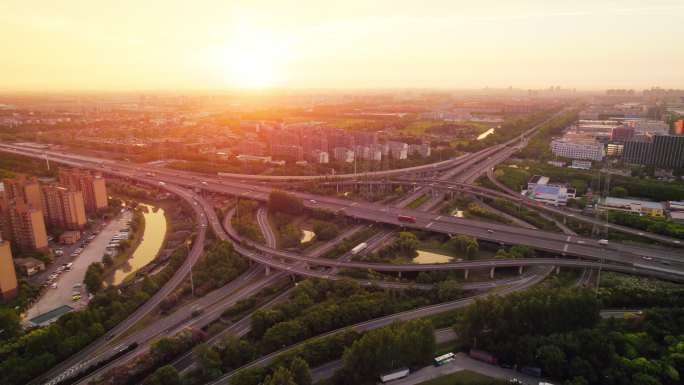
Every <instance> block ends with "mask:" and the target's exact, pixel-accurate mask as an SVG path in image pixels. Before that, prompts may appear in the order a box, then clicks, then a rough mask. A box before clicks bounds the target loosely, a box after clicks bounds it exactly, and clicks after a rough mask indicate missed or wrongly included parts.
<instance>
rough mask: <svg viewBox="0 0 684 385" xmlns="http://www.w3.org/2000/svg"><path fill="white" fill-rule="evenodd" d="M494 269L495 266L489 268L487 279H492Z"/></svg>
mask: <svg viewBox="0 0 684 385" xmlns="http://www.w3.org/2000/svg"><path fill="white" fill-rule="evenodd" d="M494 270H496V267H492V268H491V269H489V279H494Z"/></svg>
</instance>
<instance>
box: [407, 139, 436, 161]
mask: <svg viewBox="0 0 684 385" xmlns="http://www.w3.org/2000/svg"><path fill="white" fill-rule="evenodd" d="M409 154H411V155H413V154H418V155H420V156H422V157H423V158H427V157H428V156H430V154H432V149H431V148H430V145H429V144H427V143H423V144H411V145H409Z"/></svg>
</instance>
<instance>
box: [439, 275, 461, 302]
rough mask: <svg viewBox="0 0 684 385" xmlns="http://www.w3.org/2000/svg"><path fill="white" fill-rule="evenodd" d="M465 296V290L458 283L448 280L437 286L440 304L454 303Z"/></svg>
mask: <svg viewBox="0 0 684 385" xmlns="http://www.w3.org/2000/svg"><path fill="white" fill-rule="evenodd" d="M461 295H463V288H461V284H460V283H459V282H458V281H454V280H446V281H442V282H439V283H438V284H437V300H438V301H439V302H447V301H452V300H455V299H457V298H460V297H461Z"/></svg>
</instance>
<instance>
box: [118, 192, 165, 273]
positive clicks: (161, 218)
mask: <svg viewBox="0 0 684 385" xmlns="http://www.w3.org/2000/svg"><path fill="white" fill-rule="evenodd" d="M141 205H142V206H144V207H145V208H146V209H143V217H144V220H145V231H144V232H143V236H142V239H141V241H140V244H139V245H138V247H137V248H136V249H135V251H134V252H133V255H131V257H130V258H129V259H128V261H127V262H126V263H125V264H124V265H123V266H121V267H120V268H119V269H117V270H116V271H115V272H114V277H113V279H112V284H114V285H118V284H120V283H121V282H123V280H124V278H126V276H128V275H129V274H131V273H133V272H135V271H138V269H140V268H141V267H143V266H145V265H147V264H148V263H150V262H152V260H154V258H155V257H156V256H157V254H158V253H159V250H161V247H162V245H163V244H164V238H166V214H165V213H164V209H162V208H161V207H155V206H151V205H146V204H141Z"/></svg>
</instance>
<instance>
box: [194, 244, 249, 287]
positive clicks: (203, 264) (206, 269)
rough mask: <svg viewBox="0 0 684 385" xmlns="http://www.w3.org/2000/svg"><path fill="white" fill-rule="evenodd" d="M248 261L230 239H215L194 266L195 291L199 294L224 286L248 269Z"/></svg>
mask: <svg viewBox="0 0 684 385" xmlns="http://www.w3.org/2000/svg"><path fill="white" fill-rule="evenodd" d="M248 265H249V264H248V262H247V260H245V258H243V257H242V256H240V255H239V254H238V253H236V252H235V250H234V249H233V244H232V243H230V242H228V241H215V242H214V243H212V244H211V245H210V246H209V247H208V248H207V249H206V250H205V252H204V255H203V256H202V259H201V260H200V261H199V262H198V263H197V265H196V266H195V267H194V268H193V275H194V279H195V282H197V283H198V285H197V286H196V288H195V292H196V293H198V295H202V293H208V292H209V291H211V290H213V289H215V288H217V287H220V286H223V285H225V284H226V283H228V282H230V281H232V280H233V279H235V277H237V276H238V275H240V274H241V273H242V272H244V271H245V270H247V267H248Z"/></svg>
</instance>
